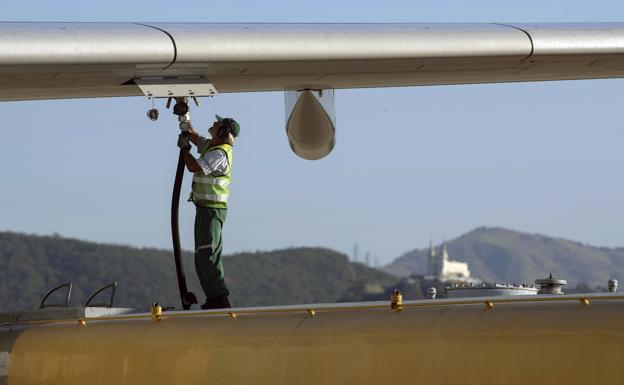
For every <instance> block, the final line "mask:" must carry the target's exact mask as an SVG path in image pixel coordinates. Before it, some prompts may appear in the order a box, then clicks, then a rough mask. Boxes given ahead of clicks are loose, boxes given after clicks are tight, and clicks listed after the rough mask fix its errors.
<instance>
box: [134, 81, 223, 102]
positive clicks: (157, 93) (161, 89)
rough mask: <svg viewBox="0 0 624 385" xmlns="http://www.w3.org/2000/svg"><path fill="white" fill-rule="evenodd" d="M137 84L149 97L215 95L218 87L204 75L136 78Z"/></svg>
mask: <svg viewBox="0 0 624 385" xmlns="http://www.w3.org/2000/svg"><path fill="white" fill-rule="evenodd" d="M134 82H135V83H136V85H137V86H138V87H139V88H140V89H141V92H143V94H144V95H145V96H147V97H148V98H181V97H199V96H215V95H217V94H218V92H217V89H216V88H215V87H214V86H213V85H212V83H210V82H209V81H208V79H206V78H203V77H166V78H162V77H160V78H155V77H152V78H136V79H134Z"/></svg>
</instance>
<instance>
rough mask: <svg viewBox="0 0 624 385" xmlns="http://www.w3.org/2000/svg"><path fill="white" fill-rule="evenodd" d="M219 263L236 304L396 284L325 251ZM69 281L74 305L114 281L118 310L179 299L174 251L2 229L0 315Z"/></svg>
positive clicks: (190, 275)
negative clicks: (119, 308)
mask: <svg viewBox="0 0 624 385" xmlns="http://www.w3.org/2000/svg"><path fill="white" fill-rule="evenodd" d="M224 265H225V270H226V279H227V281H228V285H229V288H230V291H231V294H232V295H231V298H232V302H233V304H234V305H235V306H255V305H278V304H279V305H284V304H296V303H311V302H336V301H348V300H357V299H359V298H361V297H362V295H363V292H362V290H368V288H370V287H377V288H378V289H379V290H378V291H381V290H383V289H381V288H383V287H386V286H392V285H393V284H394V283H395V282H396V281H398V279H397V278H395V277H393V276H391V275H389V274H387V273H384V272H381V271H378V270H375V269H372V268H369V267H366V266H364V265H362V264H359V263H350V262H349V261H348V258H347V257H346V256H345V255H344V254H340V253H338V252H336V251H333V250H329V249H324V248H291V249H285V250H276V251H270V252H255V253H239V254H235V255H231V256H226V257H224ZM185 270H186V277H187V281H188V284H189V287H190V290H192V291H193V292H194V293H195V294H197V297H198V299H199V300H200V302H203V299H204V298H203V294H202V291H201V289H200V287H199V283H198V282H197V279H196V276H195V271H194V264H193V257H192V254H191V253H188V252H186V253H185ZM69 281H72V282H73V291H72V301H71V302H72V304H73V305H82V304H83V302H84V301H85V300H86V298H87V297H88V295H89V294H90V293H91V292H92V291H94V290H96V289H98V288H100V287H102V286H104V285H107V284H109V283H111V282H113V281H117V282H118V285H119V286H118V290H117V295H116V300H115V306H123V307H135V308H139V309H147V308H149V306H150V305H151V303H152V302H154V301H158V302H160V303H161V304H163V305H173V306H179V302H180V301H179V298H178V287H177V280H176V275H175V265H174V260H173V256H172V252H171V251H167V250H158V249H151V248H143V249H140V248H134V247H128V246H119V245H107V244H97V243H92V242H85V241H80V240H76V239H68V238H63V237H60V236H34V235H26V234H19V233H13V232H0V311H6V310H18V309H19V310H24V309H34V308H36V307H37V306H38V304H39V301H40V300H41V298H42V296H43V295H44V294H45V292H46V291H47V290H49V289H50V288H52V287H54V286H56V285H58V284H61V283H64V282H69Z"/></svg>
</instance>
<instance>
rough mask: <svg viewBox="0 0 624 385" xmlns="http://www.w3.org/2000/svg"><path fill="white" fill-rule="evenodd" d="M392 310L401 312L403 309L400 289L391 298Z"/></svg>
mask: <svg viewBox="0 0 624 385" xmlns="http://www.w3.org/2000/svg"><path fill="white" fill-rule="evenodd" d="M390 308H391V309H392V310H396V311H401V309H402V308H403V295H402V294H401V291H399V289H395V290H394V292H393V293H392V296H391V297H390Z"/></svg>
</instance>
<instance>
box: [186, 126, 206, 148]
mask: <svg viewBox="0 0 624 385" xmlns="http://www.w3.org/2000/svg"><path fill="white" fill-rule="evenodd" d="M188 133H189V139H190V140H191V142H192V143H193V144H194V145H195V146H197V148H201V147H202V145H203V144H204V141H205V140H206V139H205V138H204V137H203V136H201V135H199V134H198V133H197V131H195V130H194V129H193V125H192V124H191V125H190V127H189V129H188Z"/></svg>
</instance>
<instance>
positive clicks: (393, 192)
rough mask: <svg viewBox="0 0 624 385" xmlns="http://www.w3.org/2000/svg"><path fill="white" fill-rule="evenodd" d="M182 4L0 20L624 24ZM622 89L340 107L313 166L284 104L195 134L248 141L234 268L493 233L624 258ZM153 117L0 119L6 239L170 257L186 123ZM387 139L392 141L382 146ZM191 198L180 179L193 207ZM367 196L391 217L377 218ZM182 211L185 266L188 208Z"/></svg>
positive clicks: (253, 105)
mask: <svg viewBox="0 0 624 385" xmlns="http://www.w3.org/2000/svg"><path fill="white" fill-rule="evenodd" d="M180 4H182V5H184V9H182V10H181V12H180V13H179V14H176V13H175V10H174V4H173V3H172V2H170V1H169V2H156V1H133V2H129V1H127V2H120V1H107V2H102V3H89V2H84V1H80V2H79V1H72V2H69V1H54V2H43V1H42V2H40V3H37V2H32V1H20V2H12V3H11V6H10V8H9V7H5V8H4V9H3V14H2V18H3V19H4V20H7V21H28V20H30V21H205V22H211V21H214V22H218V21H228V22H234V21H241V22H244V21H248V22H254V21H255V22H322V21H327V22H526V21H538V22H548V21H624V18H623V17H622V15H623V14H624V13H623V11H624V4H622V3H621V2H618V1H601V2H588V1H576V2H575V1H544V0H542V1H522V2H516V3H514V4H512V3H510V2H501V1H440V0H438V1H429V2H411V3H408V2H405V3H402V2H396V1H395V2H393V1H385V2H383V5H382V4H381V2H362V1H348V2H337V1H314V2H293V1H262V2H243V1H229V2H205V1H184V2H181V3H180ZM623 89H624V82H623V81H622V80H600V81H577V82H548V83H524V84H500V85H469V86H444V87H414V88H387V89H362V90H339V91H337V93H336V103H337V124H338V127H337V144H336V148H335V150H334V152H333V153H332V154H331V155H329V156H328V157H327V158H325V159H323V160H321V161H317V162H309V161H304V160H302V159H300V158H298V157H297V156H296V155H294V154H293V153H292V152H291V151H290V148H289V146H288V142H287V139H286V135H285V132H284V121H283V120H284V117H283V115H284V111H283V108H284V107H283V95H282V94H281V93H250V94H227V95H220V96H218V97H217V98H215V99H212V100H210V101H208V100H207V101H204V103H203V105H202V107H201V109H199V110H194V111H193V120H194V122H195V125H196V126H199V127H204V129H205V128H207V127H208V126H209V125H210V124H211V122H212V115H213V114H214V113H215V112H217V113H219V114H221V115H228V116H233V117H235V118H236V119H237V120H238V121H240V122H241V125H242V133H241V138H240V140H239V142H238V143H237V146H236V149H235V157H236V158H235V162H236V163H235V166H234V181H233V185H232V190H233V196H232V198H231V208H230V211H229V217H228V220H227V222H226V226H225V245H226V251H227V252H228V253H231V252H236V251H243V250H256V249H274V248H281V247H288V246H303V245H306V246H316V245H318V246H327V247H331V248H334V249H338V250H341V251H344V252H347V253H351V250H352V247H353V243H354V242H356V241H357V242H358V243H359V246H360V250H361V253H362V254H363V253H364V252H365V251H366V250H370V252H371V255H372V257H373V258H379V260H380V261H381V262H383V263H386V262H389V261H390V260H391V259H393V258H395V257H397V256H398V255H400V254H401V253H403V252H405V251H407V250H410V249H413V248H415V247H425V246H426V244H427V243H428V242H429V239H430V238H433V239H434V240H436V241H440V240H442V239H444V238H449V239H450V238H453V237H456V236H458V235H460V234H462V233H464V232H467V231H469V230H471V229H473V228H474V227H477V226H483V225H487V226H504V227H507V228H512V229H517V230H523V231H528V232H539V233H544V234H547V235H553V236H559V237H564V238H569V239H574V240H578V241H582V242H587V243H591V244H594V245H600V246H624V240H622V235H621V234H622V230H623V228H624V226H623V224H622V218H624V202H622V196H624V180H623V178H622V169H623V168H624V154H623V153H622V151H621V148H622V143H623V141H624V130H622V127H621V126H622V124H623V123H622V116H621V113H620V111H621V105H622V103H623V101H624V98H623V97H622V92H623V91H622V90H623ZM148 107H149V103H148V102H147V101H146V100H145V99H143V98H138V97H137V98H117V99H95V100H66V101H37V102H10V103H0V117H1V118H0V121H1V122H2V126H3V127H2V130H3V133H2V140H0V163H1V164H2V167H1V168H0V170H1V171H0V176H1V179H0V180H1V181H2V182H1V183H2V184H1V187H2V188H1V189H0V230H13V231H23V232H27V233H37V234H51V233H53V232H58V233H60V234H62V235H64V236H69V237H76V238H81V239H87V240H93V241H98V242H114V243H123V244H131V245H137V246H155V247H166V248H168V247H170V234H169V204H170V201H169V200H170V194H171V185H172V179H173V173H174V168H175V162H176V160H177V148H176V147H175V142H176V138H177V124H176V122H175V120H174V119H173V117H172V116H170V115H169V114H168V113H166V112H165V111H164V110H163V108H161V119H160V120H159V121H158V122H156V123H152V122H150V121H149V120H147V118H146V117H145V111H146V109H147V108H148ZM160 107H162V103H160ZM382 127H383V128H384V129H386V130H387V129H391V130H393V132H394V133H395V134H396V140H394V141H391V142H387V141H385V140H382V138H380V137H379V136H378V132H379V129H380V128H382ZM386 137H387V135H384V138H386ZM380 149H385V151H381V152H382V154H383V156H382V158H381V159H380V158H379V150H380ZM373 154H375V155H374V156H373ZM267 176H268V177H270V178H267ZM267 179H277V180H278V181H280V183H278V184H275V185H271V184H269V183H268V182H267ZM379 181H383V182H384V183H383V184H379ZM188 183H189V175H188V174H187V176H186V183H185V187H184V190H183V195H186V194H187V191H188V188H189V186H188ZM371 193H374V194H375V195H376V196H378V195H380V194H381V195H384V196H387V197H388V198H387V201H385V202H383V203H380V202H378V201H377V200H375V202H374V203H373V201H372V200H371V199H370V194H371ZM182 208H183V209H182V215H181V224H182V227H181V232H182V240H183V245H184V247H185V248H187V249H190V248H191V247H192V220H193V206H192V205H190V204H185V203H183V204H182Z"/></svg>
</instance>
